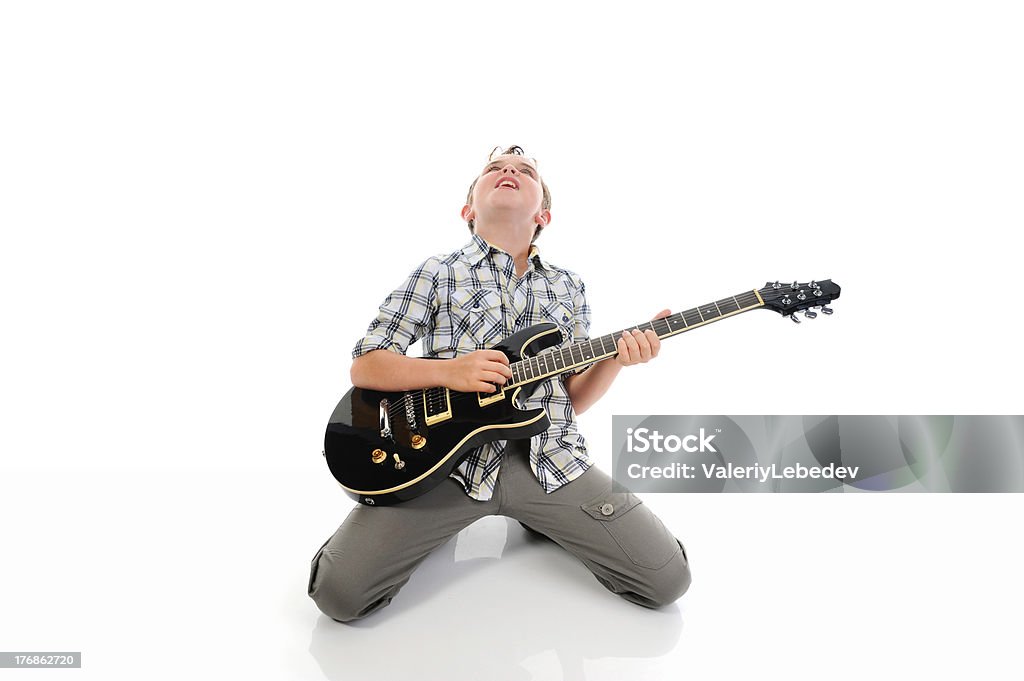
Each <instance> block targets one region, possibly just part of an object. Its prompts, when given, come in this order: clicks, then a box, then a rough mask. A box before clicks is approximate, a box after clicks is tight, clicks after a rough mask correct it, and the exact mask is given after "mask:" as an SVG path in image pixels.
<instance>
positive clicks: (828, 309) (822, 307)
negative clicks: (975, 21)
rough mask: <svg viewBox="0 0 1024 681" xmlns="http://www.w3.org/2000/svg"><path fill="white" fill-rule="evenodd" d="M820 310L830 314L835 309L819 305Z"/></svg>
mask: <svg viewBox="0 0 1024 681" xmlns="http://www.w3.org/2000/svg"><path fill="white" fill-rule="evenodd" d="M821 311H822V312H824V313H825V314H832V313H833V312H835V310H833V309H832V308H831V307H825V306H824V305H822V306H821Z"/></svg>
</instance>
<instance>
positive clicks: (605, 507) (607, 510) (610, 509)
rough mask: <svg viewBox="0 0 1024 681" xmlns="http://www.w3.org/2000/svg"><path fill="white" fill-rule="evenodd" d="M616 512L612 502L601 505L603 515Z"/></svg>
mask: <svg viewBox="0 0 1024 681" xmlns="http://www.w3.org/2000/svg"><path fill="white" fill-rule="evenodd" d="M612 513H615V507H614V506H612V505H611V504H604V505H602V506H601V515H611V514H612Z"/></svg>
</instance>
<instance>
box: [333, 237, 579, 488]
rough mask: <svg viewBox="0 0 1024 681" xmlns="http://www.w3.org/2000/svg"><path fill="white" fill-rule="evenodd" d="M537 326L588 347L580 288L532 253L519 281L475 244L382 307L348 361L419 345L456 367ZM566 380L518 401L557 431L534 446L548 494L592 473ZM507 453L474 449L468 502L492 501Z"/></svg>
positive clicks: (421, 272)
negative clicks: (539, 411)
mask: <svg viewBox="0 0 1024 681" xmlns="http://www.w3.org/2000/svg"><path fill="white" fill-rule="evenodd" d="M540 322H554V323H556V324H558V326H559V328H560V329H561V331H562V341H563V345H567V344H569V343H578V342H580V341H584V340H587V339H588V338H589V332H590V307H589V306H588V305H587V299H586V295H585V289H584V286H583V281H582V280H581V279H580V278H579V276H578V275H576V274H575V273H573V272H570V271H569V270H565V269H562V268H560V267H555V266H553V265H551V264H549V263H547V262H545V261H544V260H542V259H541V257H540V255H539V254H538V253H537V247H536V246H533V247H531V249H530V258H529V265H528V267H527V270H526V272H525V273H524V274H523V276H522V277H517V276H516V274H515V263H514V262H513V260H512V256H510V255H509V254H508V253H506V252H505V251H503V250H501V249H499V248H497V247H495V246H492V245H490V244H489V243H487V241H485V240H484V239H483V238H482V237H481V236H480V235H478V234H474V235H473V238H472V240H471V241H470V242H469V243H468V244H466V245H465V246H464V247H463V248H461V249H459V250H457V251H455V252H454V253H450V254H448V255H438V256H433V257H431V258H427V260H426V261H425V262H424V263H423V264H422V265H420V266H419V267H417V268H416V269H415V270H414V271H413V273H412V274H410V275H409V277H408V278H407V279H406V280H405V282H404V283H403V284H402V285H401V286H399V287H398V288H397V289H395V291H394V292H393V293H391V294H390V295H389V296H388V297H387V298H386V299H385V300H384V302H383V304H381V306H380V311H379V313H378V314H377V317H376V319H374V320H373V322H371V323H370V327H369V328H368V329H367V331H366V336H365V337H364V338H363V339H362V340H360V341H359V342H358V343H357V344H356V346H355V348H354V349H353V350H352V357H353V358H356V357H359V356H361V355H364V354H366V353H367V352H370V351H371V350H381V349H386V350H391V351H393V352H397V353H401V354H405V351H406V350H407V349H408V347H409V346H410V345H411V344H412V343H414V342H415V341H417V340H418V339H420V338H422V339H423V354H424V356H426V357H440V358H443V359H451V358H454V357H458V356H459V355H464V354H467V353H470V352H473V351H474V350H483V349H487V348H490V347H492V346H494V345H495V344H496V343H497V342H498V341H500V340H501V339H503V338H505V337H507V336H509V335H511V334H513V333H515V332H516V331H520V330H522V329H525V328H526V327H529V326H532V325H534V324H539V323H540ZM569 375H571V373H567V374H563V375H561V376H558V377H552V378H550V379H548V380H546V381H541V382H540V384H539V385H538V386H537V387H536V389H535V390H534V391H533V394H532V395H531V396H529V397H527V398H525V399H523V398H522V397H521V396H520V401H521V404H520V405H519V406H520V407H522V408H524V409H534V408H537V407H544V409H545V410H546V411H547V414H548V419H549V420H550V421H551V427H550V428H548V429H547V431H545V432H544V433H541V434H540V435H537V436H534V437H533V439H532V440H531V443H530V467H531V468H532V469H533V472H534V475H536V476H537V480H538V481H539V482H540V484H541V485H542V486H543V487H544V490H545V491H546V492H549V493H550V492H553V491H555V490H556V489H558V488H559V487H561V486H562V485H564V484H565V483H567V482H569V481H570V480H573V479H575V478H577V477H578V476H580V475H582V474H583V472H584V471H586V470H587V469H588V468H590V465H591V461H590V458H589V456H588V455H587V445H586V442H585V440H584V439H583V436H582V435H581V434H580V433H579V432H578V431H577V430H576V413H575V412H574V411H573V408H572V404H571V403H570V401H569V394H568V393H567V392H566V390H565V378H566V377H568V376H569ZM504 450H505V441H503V440H498V441H495V442H491V443H488V444H485V445H483V446H482V447H478V448H476V449H474V450H473V451H472V452H471V453H470V454H469V456H468V457H467V458H466V460H465V461H463V462H462V463H461V464H460V465H459V466H458V468H456V469H455V470H454V471H453V472H452V477H453V478H455V479H456V480H458V481H459V482H461V483H462V486H463V487H464V488H465V489H466V494H468V495H469V496H470V497H472V498H474V499H477V500H479V501H487V500H488V499H490V498H491V495H492V494H493V493H494V485H495V483H496V482H497V480H498V469H499V467H500V466H501V454H502V452H503V451H504Z"/></svg>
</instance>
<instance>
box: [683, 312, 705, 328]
mask: <svg viewBox="0 0 1024 681" xmlns="http://www.w3.org/2000/svg"><path fill="white" fill-rule="evenodd" d="M682 315H683V319H685V320H686V326H696V325H697V324H701V323H703V321H704V318H703V317H701V316H700V312H698V311H697V310H687V311H686V312H683V313H682Z"/></svg>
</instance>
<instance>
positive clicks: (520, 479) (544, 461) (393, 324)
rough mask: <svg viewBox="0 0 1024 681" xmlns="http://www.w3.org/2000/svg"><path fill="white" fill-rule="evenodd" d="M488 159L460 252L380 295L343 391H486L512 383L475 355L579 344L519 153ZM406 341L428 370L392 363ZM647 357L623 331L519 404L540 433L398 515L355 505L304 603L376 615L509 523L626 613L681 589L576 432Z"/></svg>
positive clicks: (317, 566)
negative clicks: (470, 533)
mask: <svg viewBox="0 0 1024 681" xmlns="http://www.w3.org/2000/svg"><path fill="white" fill-rule="evenodd" d="M497 151H499V148H496V149H495V151H494V152H492V153H491V160H490V161H489V162H488V163H487V165H486V166H484V169H483V172H482V173H481V174H480V176H479V177H478V178H477V179H476V180H474V182H473V184H472V185H471V186H470V189H469V195H468V196H467V199H466V205H465V206H464V207H463V208H462V218H463V219H464V220H465V221H466V222H467V223H468V225H469V230H470V233H471V234H472V238H471V240H470V242H469V243H468V244H467V245H466V246H465V247H463V248H462V249H460V250H458V251H455V252H454V253H451V254H448V255H443V256H435V257H432V258H428V259H427V260H426V261H425V262H424V263H423V264H422V265H420V266H419V267H418V268H417V269H416V270H415V271H414V272H413V273H412V274H411V275H410V276H409V278H408V279H407V280H406V281H405V283H404V284H403V285H402V286H401V287H399V288H398V289H397V290H396V291H394V292H393V293H392V294H391V295H389V296H388V297H387V299H386V300H385V301H384V303H383V304H382V305H381V307H380V312H379V314H378V316H377V318H376V319H374V321H373V322H372V323H371V324H370V327H369V329H368V330H367V334H366V337H364V338H363V339H362V340H361V341H359V343H357V344H356V347H355V349H354V350H353V353H352V355H353V358H354V361H353V363H352V371H351V378H352V384H353V385H355V386H359V387H362V388H369V389H374V390H383V391H405V390H416V389H420V388H429V387H435V386H446V387H448V388H451V389H452V390H458V391H463V392H494V391H496V390H497V389H498V388H497V387H496V386H498V385H502V384H504V383H505V381H506V380H508V379H509V378H510V377H511V376H512V372H511V371H510V370H509V362H508V358H507V357H505V355H504V354H503V353H501V352H500V351H497V350H488V349H486V348H488V347H490V346H492V345H494V344H495V343H496V342H497V341H499V340H501V339H502V338H504V337H505V336H508V335H510V334H511V333H513V332H514V331H518V330H521V329H523V328H526V327H528V326H532V325H533V324H537V323H539V322H542V321H551V322H555V323H556V324H558V326H559V328H560V329H561V331H562V335H563V343H570V342H579V341H584V340H587V338H588V335H587V334H588V332H589V327H590V308H589V307H588V305H587V302H586V297H585V289H584V286H583V282H582V281H581V280H580V278H579V277H578V276H577V275H576V274H574V273H573V272H570V271H568V270H565V269H562V268H559V267H555V266H554V265H551V264H550V263H548V262H547V261H546V260H543V259H542V258H541V257H540V255H539V253H538V251H537V248H536V246H534V245H533V242H534V241H535V240H536V238H537V236H538V235H539V234H540V232H541V230H542V229H544V228H545V227H547V226H548V224H550V222H551V212H550V208H551V195H550V193H549V191H548V188H547V186H546V185H545V184H544V181H543V180H542V179H541V177H540V173H539V172H538V170H537V164H536V161H534V160H533V159H530V158H527V157H525V155H524V154H523V150H522V149H521V148H519V147H517V146H513V147H509V148H508V149H506V150H505V151H504V152H502V153H501V154H499V155H497V156H495V152H497ZM668 314H670V312H669V311H668V310H663V311H662V312H660V313H659V314H658V315H657V316H656V317H655V318H659V317H663V316H667V315H668ZM419 338H422V339H423V351H424V355H426V356H428V357H436V358H442V360H441V361H439V360H438V359H421V358H413V357H406V356H405V351H406V349H407V348H408V347H409V345H410V344H411V343H413V342H414V341H415V340H417V339H419ZM659 348H660V344H659V340H658V337H657V335H656V334H655V333H654V332H653V331H650V330H648V331H646V332H643V333H641V332H640V331H638V330H636V329H634V330H633V331H632V333H623V335H622V338H621V339H620V340H619V342H618V355H617V356H616V357H615V358H614V359H609V360H606V361H604V362H599V363H597V364H593V365H591V366H590V367H588V368H586V369H585V370H582V371H580V372H577V373H575V374H563V375H561V376H558V377H553V378H551V379H548V380H546V381H543V382H541V383H540V384H539V385H538V386H537V388H536V389H535V390H534V392H533V394H532V395H530V396H529V397H527V398H525V399H522V400H521V401H522V404H521V405H520V406H522V407H523V408H527V409H529V408H535V407H538V406H543V407H544V408H545V409H546V411H547V414H548V417H549V419H550V421H551V426H550V427H549V428H548V430H547V431H546V432H544V433H541V434H540V435H537V436H535V437H533V438H531V439H529V440H511V441H508V442H504V441H497V442H492V443H490V444H487V445H484V446H483V447H480V448H478V449H476V450H474V451H473V452H471V453H470V455H469V456H468V457H467V458H466V459H465V461H463V462H462V463H461V464H460V465H459V466H458V468H456V469H455V471H454V472H453V473H452V475H451V478H450V479H449V480H446V481H445V482H444V483H442V484H441V485H439V486H438V487H436V488H434V489H432V490H430V491H429V492H427V493H426V494H423V495H421V496H419V497H416V498H414V499H412V500H410V501H406V502H404V503H401V504H398V505H396V506H381V507H376V508H374V507H368V506H363V505H357V506H356V507H355V508H354V509H352V511H351V512H350V513H349V515H348V518H347V519H346V520H345V522H344V523H343V524H342V525H341V527H340V528H338V530H337V532H335V533H334V535H333V536H332V537H331V538H330V539H328V540H327V542H326V543H325V544H324V545H323V546H322V547H321V548H320V550H319V551H318V552H317V554H316V555H315V556H314V558H313V561H312V565H311V570H310V578H309V585H308V592H309V595H310V596H311V597H312V598H313V600H314V601H315V602H316V604H317V606H318V607H319V608H320V609H321V610H322V611H323V612H324V613H326V614H327V615H328V616H330V617H332V618H334V619H336V620H339V621H341V622H348V621H351V620H354V619H357V618H360V617H364V616H366V615H368V614H370V613H371V612H374V611H375V610H378V609H380V608H382V607H384V606H386V605H387V604H388V603H390V602H391V599H392V598H393V597H394V596H395V594H397V593H398V591H399V590H400V589H401V588H402V586H404V585H405V583H406V582H407V581H408V580H409V577H410V576H411V575H412V572H413V571H414V570H415V569H416V567H417V566H418V565H419V564H420V563H421V562H422V561H423V559H424V558H426V556H427V554H429V553H430V552H431V551H432V550H434V549H435V548H437V547H438V546H440V545H442V544H443V543H444V542H446V541H448V540H449V539H450V538H451V537H452V536H454V535H455V534H456V533H458V532H459V531H460V530H462V529H463V528H465V527H467V526H468V525H470V524H471V523H473V522H474V521H476V520H478V519H480V518H482V517H484V516H487V515H505V516H509V517H512V518H515V519H516V520H518V521H519V522H520V523H521V524H522V525H523V526H524V527H525V528H526V529H527V530H529V531H532V532H535V533H539V534H541V535H543V536H546V537H547V538H549V539H551V540H553V541H555V542H556V543H557V544H559V545H560V546H562V547H563V548H565V549H566V550H568V551H569V552H570V553H572V554H573V555H575V556H576V557H578V558H579V559H580V560H581V561H582V562H583V563H584V565H586V566H587V568H588V569H590V571H591V572H593V574H594V576H595V577H596V578H597V580H598V581H599V582H601V584H603V585H604V586H605V587H606V588H608V589H609V590H610V591H612V592H613V593H616V594H619V595H620V596H622V597H623V598H625V599H627V600H629V601H632V602H634V603H637V604H639V605H643V606H646V607H651V608H654V607H659V606H662V605H665V604H667V603H671V602H674V601H675V600H676V599H677V598H679V597H680V596H681V595H682V594H683V593H684V592H685V591H686V589H687V588H688V587H689V584H690V571H689V564H688V562H687V559H686V553H685V552H684V550H683V546H682V543H681V542H679V541H678V540H677V539H676V538H675V537H673V536H672V534H671V533H669V532H668V530H667V529H666V528H665V526H664V525H662V523H661V521H660V520H658V518H657V517H655V516H654V515H653V514H652V513H651V512H650V511H649V510H648V509H647V507H646V506H644V505H643V504H642V502H641V501H640V500H639V499H638V498H637V497H635V496H633V495H632V494H630V493H629V492H627V491H624V490H621V489H618V488H616V487H613V485H612V482H611V480H610V479H609V477H608V476H607V475H605V474H604V473H603V472H601V471H600V470H598V469H597V468H596V467H592V466H591V462H590V460H589V458H588V456H587V449H586V443H585V441H584V439H583V437H582V435H580V434H579V432H578V431H577V429H576V422H575V415H576V414H579V413H582V412H583V411H584V410H586V409H587V408H588V407H590V406H591V405H593V404H594V403H595V402H596V401H597V400H598V399H600V398H601V396H602V395H604V393H605V392H606V391H607V390H608V388H609V386H610V385H611V383H612V381H613V380H614V379H615V377H616V375H618V372H619V370H620V369H621V368H622V367H623V366H629V365H632V364H637V363H640V362H647V361H648V360H650V359H651V358H653V357H656V356H657V354H658V350H659Z"/></svg>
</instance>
